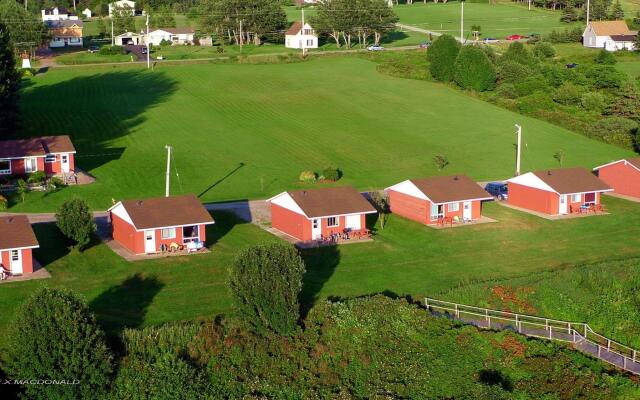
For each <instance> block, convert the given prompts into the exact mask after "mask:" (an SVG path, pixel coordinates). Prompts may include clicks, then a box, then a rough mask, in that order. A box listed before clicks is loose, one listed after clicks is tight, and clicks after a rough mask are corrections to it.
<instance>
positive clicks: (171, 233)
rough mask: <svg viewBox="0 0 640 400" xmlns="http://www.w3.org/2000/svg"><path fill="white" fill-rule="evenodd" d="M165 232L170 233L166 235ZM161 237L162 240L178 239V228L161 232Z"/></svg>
mask: <svg viewBox="0 0 640 400" xmlns="http://www.w3.org/2000/svg"><path fill="white" fill-rule="evenodd" d="M165 231H168V232H170V234H169V235H165ZM160 237H161V238H162V239H175V238H176V228H164V229H161V230H160Z"/></svg>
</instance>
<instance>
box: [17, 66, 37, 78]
mask: <svg viewBox="0 0 640 400" xmlns="http://www.w3.org/2000/svg"><path fill="white" fill-rule="evenodd" d="M20 72H21V73H22V77H23V78H30V77H32V76H35V75H36V70H35V69H34V68H22V69H21V70H20Z"/></svg>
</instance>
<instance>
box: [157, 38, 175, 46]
mask: <svg viewBox="0 0 640 400" xmlns="http://www.w3.org/2000/svg"><path fill="white" fill-rule="evenodd" d="M172 44H173V43H171V40H167V39H162V40H161V41H160V46H171V45H172Z"/></svg>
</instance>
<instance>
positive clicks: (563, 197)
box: [558, 194, 567, 214]
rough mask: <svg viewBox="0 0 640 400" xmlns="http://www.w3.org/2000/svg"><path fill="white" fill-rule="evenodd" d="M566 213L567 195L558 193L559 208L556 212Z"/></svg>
mask: <svg viewBox="0 0 640 400" xmlns="http://www.w3.org/2000/svg"><path fill="white" fill-rule="evenodd" d="M566 213H567V195H566V194H562V195H560V208H559V209H558V214H566Z"/></svg>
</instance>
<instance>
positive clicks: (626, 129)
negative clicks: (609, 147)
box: [590, 117, 638, 149]
mask: <svg viewBox="0 0 640 400" xmlns="http://www.w3.org/2000/svg"><path fill="white" fill-rule="evenodd" d="M637 131H638V124H637V123H636V122H635V121H633V120H630V119H628V118H623V117H607V118H603V119H601V120H599V121H597V122H596V123H595V124H593V125H592V126H591V130H590V135H591V136H592V137H595V138H598V139H600V140H602V141H604V142H606V143H611V144H616V145H618V146H621V147H624V148H627V149H633V147H634V143H635V138H636V135H637Z"/></svg>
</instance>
